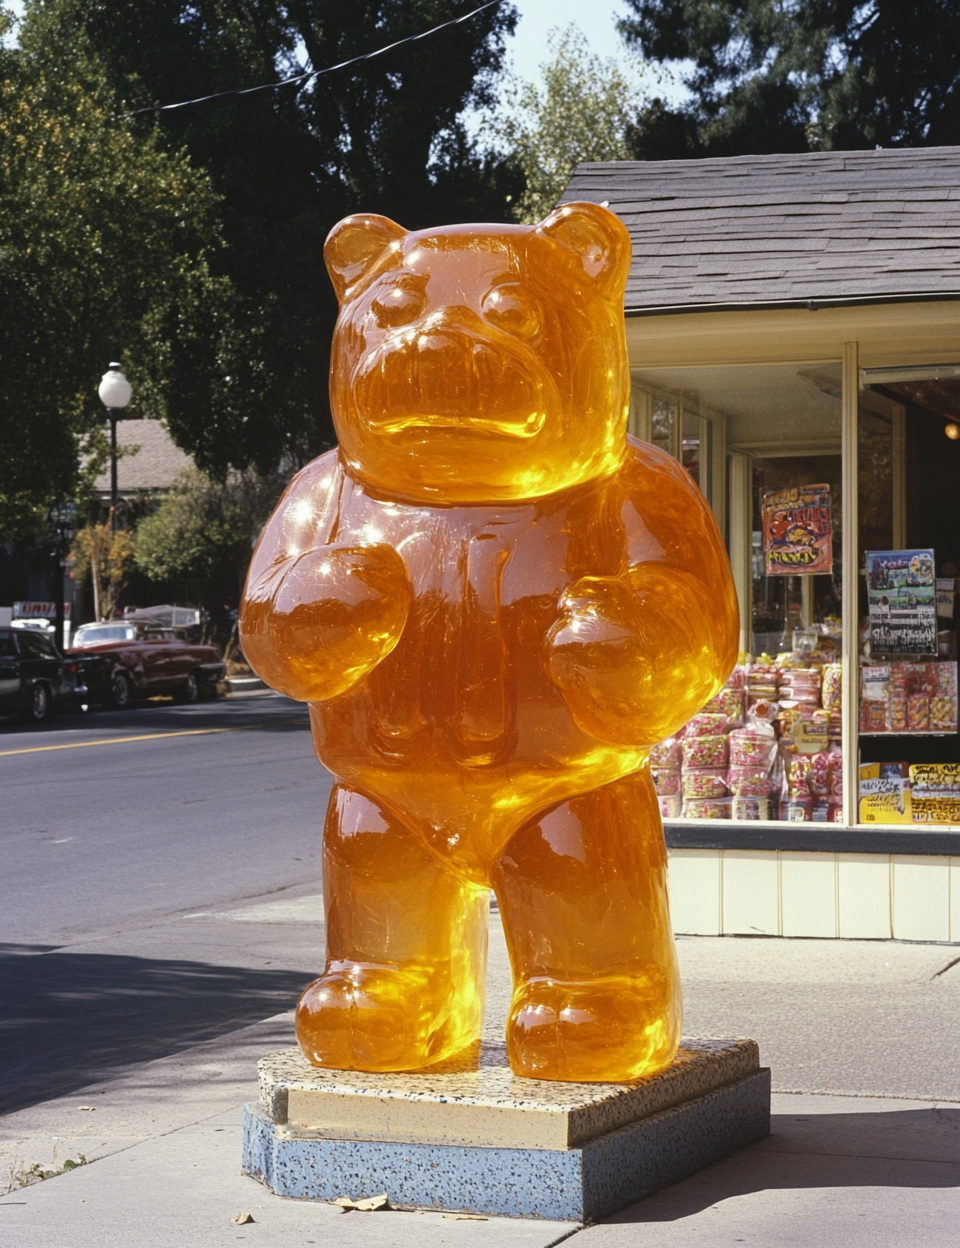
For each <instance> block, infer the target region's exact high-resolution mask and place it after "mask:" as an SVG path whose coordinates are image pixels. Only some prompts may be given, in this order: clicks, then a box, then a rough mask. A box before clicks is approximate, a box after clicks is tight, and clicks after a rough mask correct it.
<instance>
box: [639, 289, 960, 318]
mask: <svg viewBox="0 0 960 1248" xmlns="http://www.w3.org/2000/svg"><path fill="white" fill-rule="evenodd" d="M955 301H960V291H942V292H938V293H936V294H929V293H926V292H925V293H922V294H912V295H910V294H904V295H859V296H852V297H850V298H838V299H758V300H753V301H750V300H742V301H737V302H735V303H670V304H663V305H661V306H659V307H645V308H624V310H623V314H624V316H627V317H634V316H638V317H639V316H683V315H687V314H689V313H691V312H775V311H781V310H788V309H794V310H800V311H806V312H819V311H821V310H822V309H825V308H856V307H869V306H871V305H874V304H882V303H950V302H955Z"/></svg>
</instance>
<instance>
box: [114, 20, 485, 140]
mask: <svg viewBox="0 0 960 1248" xmlns="http://www.w3.org/2000/svg"><path fill="white" fill-rule="evenodd" d="M500 3H502V0H487V3H486V4H481V5H480V7H479V8H477V9H472V10H471V11H470V12H469V13H464V14H463V15H462V17H454V18H451V20H450V21H449V22H441V23H440V25H439V26H431V27H430V29H429V30H422V31H421V32H420V33H419V34H418V35H407V36H406V37H405V38H404V39H398V40H397V41H396V43H388V44H387V45H386V47H383V48H377V49H376V51H374V52H364V53H363V55H362V56H351V57H350V59H349V60H347V61H340V62H339V63H338V64H337V65H327V66H326V67H325V68H324V69H308V70H306V71H305V72H304V73H302V74H295V75H294V77H292V78H281V79H280V81H279V82H264V83H261V84H260V85H259V86H256V87H242V88H236V89H234V90H233V91H217V92H215V93H214V94H213V95H200V96H197V98H196V99H195V100H180V101H179V102H178V103H176V104H152V105H150V106H149V107H148V108H135V109H134V110H133V112H132V113H124V114H123V117H124V118H125V119H126V118H128V117H139V116H140V115H141V114H142V113H168V112H170V111H171V110H172V109H174V108H189V107H190V106H191V105H192V104H206V103H207V102H208V101H209V100H222V99H225V98H226V97H227V96H240V95H254V94H255V93H256V92H258V91H276V89H277V88H278V87H289V86H290V85H291V84H292V83H294V82H308V81H309V80H310V79H311V78H319V77H320V76H321V75H322V74H332V73H334V72H335V71H336V70H338V69H346V68H347V66H348V65H356V64H358V62H360V61H370V60H372V59H373V58H374V57H375V56H383V54H384V53H385V52H392V51H393V49H394V48H402V47H403V46H404V44H407V43H416V42H417V40H418V39H427V38H429V36H430V35H435V34H436V33H437V32H438V31H440V30H446V29H447V28H448V27H449V26H459V25H460V23H461V22H468V21H469V20H470V18H471V17H476V16H477V14H478V13H482V12H483V11H484V9H492V8H493V7H494V5H497V4H500Z"/></svg>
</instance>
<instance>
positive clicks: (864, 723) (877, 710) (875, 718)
mask: <svg viewBox="0 0 960 1248" xmlns="http://www.w3.org/2000/svg"><path fill="white" fill-rule="evenodd" d="M860 731H861V732H889V731H890V723H889V719H888V718H887V703H886V702H876V701H872V700H871V701H868V700H867V699H866V698H865V697H864V698H862V699H861V701H860Z"/></svg>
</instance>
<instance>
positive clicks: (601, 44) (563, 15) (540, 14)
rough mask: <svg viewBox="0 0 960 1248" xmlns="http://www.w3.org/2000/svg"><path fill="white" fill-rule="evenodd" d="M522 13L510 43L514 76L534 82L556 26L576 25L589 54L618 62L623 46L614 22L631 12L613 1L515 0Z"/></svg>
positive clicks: (508, 43) (508, 41)
mask: <svg viewBox="0 0 960 1248" xmlns="http://www.w3.org/2000/svg"><path fill="white" fill-rule="evenodd" d="M513 3H514V4H515V5H516V7H517V9H518V11H519V13H520V21H519V22H518V23H517V30H516V34H515V35H514V37H513V38H512V39H508V40H507V47H508V49H509V52H510V58H511V60H512V62H513V72H514V73H515V74H517V75H518V76H519V77H520V78H526V79H527V80H528V81H532V80H533V79H535V78H536V77H537V76H538V73H537V71H538V70H539V68H540V66H541V64H542V63H543V62H544V61H545V60H547V59H548V55H549V52H548V48H547V36H548V35H549V33H550V31H551V30H553V28H554V27H556V26H567V25H569V24H570V22H574V23H575V24H576V25H577V26H579V27H580V29H581V30H582V31H583V33H584V35H586V37H587V42H588V43H589V44H590V51H591V52H594V53H596V55H598V56H603V57H608V56H613V57H617V58H619V57H620V56H621V54H622V53H623V51H624V47H625V45H624V43H623V40H622V39H621V38H620V36H619V35H618V34H617V30H616V27H615V26H614V22H615V21H616V19H617V18H618V17H626V16H627V15H628V13H629V9H628V8H627V6H626V5H625V4H623V3H615V2H614V0H599V3H597V2H596V0H594V3H588V2H587V0H513Z"/></svg>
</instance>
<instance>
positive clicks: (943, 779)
mask: <svg viewBox="0 0 960 1248" xmlns="http://www.w3.org/2000/svg"><path fill="white" fill-rule="evenodd" d="M910 783H911V785H912V787H913V822H914V823H960V763H914V764H913V766H912V767H911V768H910Z"/></svg>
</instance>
